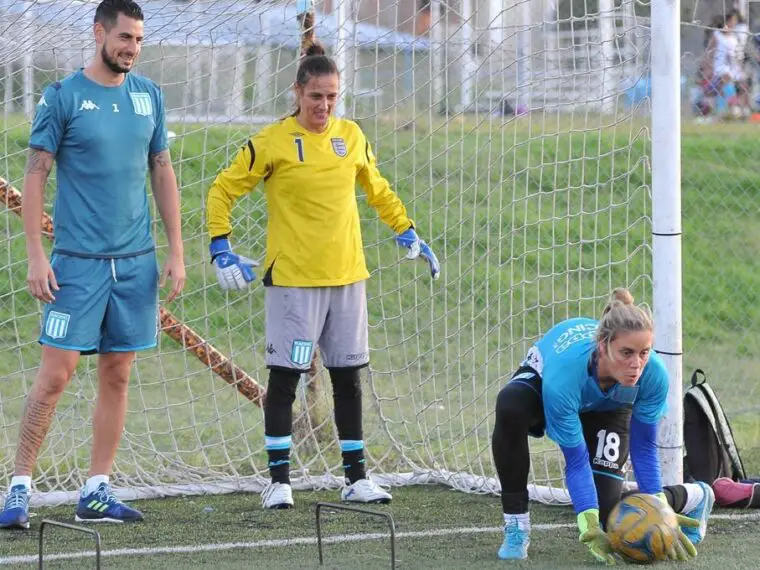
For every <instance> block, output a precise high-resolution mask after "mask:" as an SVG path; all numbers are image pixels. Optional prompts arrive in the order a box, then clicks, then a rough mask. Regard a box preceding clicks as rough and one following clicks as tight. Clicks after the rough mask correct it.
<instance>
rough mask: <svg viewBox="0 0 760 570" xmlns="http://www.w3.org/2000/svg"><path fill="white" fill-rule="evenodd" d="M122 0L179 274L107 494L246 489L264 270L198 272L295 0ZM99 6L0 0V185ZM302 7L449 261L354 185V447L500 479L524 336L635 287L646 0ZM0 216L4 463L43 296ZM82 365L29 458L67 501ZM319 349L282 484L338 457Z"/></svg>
mask: <svg viewBox="0 0 760 570" xmlns="http://www.w3.org/2000/svg"><path fill="white" fill-rule="evenodd" d="M140 4H141V6H142V8H143V10H144V12H145V17H146V19H145V31H146V36H145V42H144V47H143V51H142V55H141V57H140V60H139V65H138V66H137V68H136V71H137V72H139V73H142V74H144V75H147V76H148V77H150V78H152V79H154V80H155V81H156V82H157V83H158V84H160V85H161V87H162V88H163V90H164V94H165V100H166V107H167V114H168V117H169V128H170V130H171V133H172V142H171V154H172V158H173V163H174V166H175V170H176V173H177V177H178V181H179V184H180V188H181V201H182V231H183V238H184V242H185V255H186V263H187V270H188V280H187V286H186V289H185V292H184V293H183V295H182V296H181V298H179V299H178V300H176V301H175V302H173V303H171V304H168V305H166V306H165V307H164V309H165V311H164V313H163V314H162V319H163V321H162V323H163V325H164V326H165V327H167V329H166V331H165V332H167V333H172V334H160V335H159V347H158V348H157V349H156V350H151V351H147V352H143V353H139V355H138V358H137V362H136V366H135V369H134V374H133V378H132V384H131V387H130V401H129V412H128V418H127V426H126V430H125V432H124V435H123V439H122V442H121V447H120V449H119V453H118V456H117V459H116V464H115V468H114V475H113V482H114V486H115V487H116V488H117V489H118V490H119V492H120V493H121V494H122V496H125V497H129V496H134V497H150V496H160V495H170V494H179V493H202V492H225V491H233V490H239V489H248V490H257V489H261V488H262V487H263V485H264V484H265V483H266V482H267V480H268V473H267V462H266V454H265V451H264V446H263V443H264V433H263V425H264V424H263V415H262V410H261V408H260V406H259V402H258V400H257V399H256V395H257V394H258V390H259V389H260V387H263V386H265V385H266V378H267V371H266V368H265V366H264V354H265V346H264V341H263V339H264V314H263V297H264V294H263V288H262V286H261V284H260V282H256V283H255V284H254V286H253V287H252V289H251V290H250V291H248V292H245V293H229V294H225V293H223V292H222V291H221V290H220V288H219V287H218V286H217V283H216V278H215V275H214V271H213V267H212V266H211V265H210V264H209V257H208V253H207V251H208V236H207V234H206V231H205V213H204V204H205V197H206V193H207V191H208V188H209V186H210V184H211V182H212V181H213V179H214V177H215V176H216V174H217V173H218V172H219V171H220V169H221V168H223V167H224V166H225V165H226V164H227V163H228V162H229V161H230V160H231V158H232V157H233V156H234V154H235V153H236V152H237V150H238V149H239V148H240V147H241V146H242V145H243V144H244V143H245V141H246V140H247V138H248V137H250V136H251V135H252V134H254V133H255V132H256V131H257V130H258V129H260V128H261V127H262V126H263V125H265V124H266V123H268V122H270V121H273V120H276V119H277V118H278V117H281V116H283V115H284V114H286V113H288V112H289V111H290V110H291V109H292V105H293V100H292V90H291V87H292V83H293V80H294V77H295V70H296V65H297V61H298V60H297V53H298V48H299V23H298V19H297V14H296V5H295V2H293V1H290V2H276V1H266V0H264V1H260V2H240V1H232V0H219V1H200V0H199V1H187V2H179V1H169V0H143V1H142V2H140ZM95 6H96V3H94V2H83V1H74V0H54V1H44V2H43V1H42V0H36V1H27V2H20V1H16V0H0V22H1V23H0V31H1V32H2V33H0V69H2V70H3V73H2V74H1V76H2V80H1V81H0V94H1V95H0V96H1V97H2V101H1V102H0V110H1V111H0V176H1V177H2V178H3V180H4V182H2V183H0V184H2V192H0V193H2V194H3V196H5V197H6V198H8V197H10V198H8V199H9V200H10V199H11V198H12V196H13V195H14V194H13V189H17V190H20V189H21V185H22V180H23V170H24V164H25V157H26V148H27V143H28V136H29V128H30V121H31V117H32V116H33V113H34V108H35V105H36V103H37V101H38V99H39V97H40V94H41V92H42V90H43V89H44V87H45V85H46V84H48V83H50V82H52V81H55V80H58V79H62V78H63V77H65V76H66V75H67V74H68V73H70V72H72V71H73V70H75V69H77V68H79V67H81V66H83V65H86V63H87V62H88V61H89V59H90V57H91V56H92V54H93V49H94V44H93V38H92V35H93V34H92V30H91V24H92V17H93V14H94V9H95ZM370 7H371V8H372V9H370ZM316 10H317V11H316V36H317V38H318V39H319V40H320V41H322V42H323V43H324V44H325V45H326V47H327V48H328V51H329V53H330V54H332V55H333V56H334V57H335V58H336V60H337V62H338V65H339V67H340V69H341V76H342V99H341V104H340V105H339V107H338V109H337V112H338V113H339V114H342V115H344V116H346V117H350V118H354V119H355V120H357V121H358V122H359V123H360V125H361V127H362V128H363V129H364V131H365V133H367V136H368V138H369V140H370V141H371V143H372V145H373V147H374V151H375V153H376V155H377V156H378V162H379V167H380V169H381V171H382V172H383V173H384V175H385V176H386V177H387V178H388V179H389V180H390V182H391V184H392V187H393V188H394V189H395V191H396V192H397V193H398V194H399V195H400V197H401V199H402V200H403V201H404V202H405V204H406V206H407V208H408V210H409V212H410V215H411V217H412V218H413V219H414V220H415V222H416V224H417V226H418V228H419V231H420V233H421V234H422V236H423V237H424V239H426V240H427V241H428V242H429V243H431V244H432V246H433V248H434V249H435V251H436V252H437V254H438V256H439V258H440V260H441V263H442V268H443V272H442V277H441V279H439V280H438V281H435V282H432V281H431V280H430V278H429V275H428V272H427V270H426V266H425V265H424V264H422V263H414V262H409V261H406V260H404V259H403V252H402V251H400V250H399V248H398V247H397V246H396V245H395V243H394V240H393V237H394V236H393V234H392V232H391V231H390V230H389V229H388V228H387V227H385V226H384V225H383V224H382V223H381V222H380V221H379V220H378V218H377V215H376V214H375V212H374V211H372V209H371V208H370V207H369V206H368V205H367V204H366V200H365V197H364V194H363V193H362V192H361V190H360V189H358V190H357V198H358V201H359V205H360V212H361V215H362V232H363V238H364V244H365V248H366V249H365V251H366V257H367V262H368V266H369V269H370V272H371V275H372V276H371V279H370V280H369V282H368V296H369V316H370V349H371V366H370V367H369V369H368V370H366V371H365V372H364V373H363V381H364V397H365V402H364V410H365V412H364V417H365V420H364V422H365V425H364V429H365V440H366V445H367V451H368V465H369V467H370V469H371V470H372V471H371V472H372V475H373V476H374V477H377V478H378V479H380V480H381V481H382V482H385V483H389V484H394V485H395V484H411V483H430V482H440V483H444V484H447V485H450V486H452V487H454V488H457V489H461V490H464V491H468V492H482V493H491V492H495V491H497V490H498V483H497V480H496V479H495V468H494V465H493V461H492V457H491V443H490V442H491V432H492V428H493V409H494V405H495V399H496V395H497V394H498V392H499V389H500V388H501V387H502V386H503V385H504V383H505V382H506V381H507V380H508V378H509V377H510V375H511V373H512V371H513V370H514V369H515V368H516V366H517V365H518V364H519V363H520V361H521V360H522V358H523V356H524V355H525V353H526V352H527V350H528V348H529V347H530V346H531V344H532V343H533V342H534V341H535V340H536V339H537V338H538V336H539V335H540V334H541V333H542V332H544V331H546V330H547V329H548V328H549V327H550V326H551V325H552V324H554V323H556V322H558V321H560V320H562V319H565V318H568V317H572V316H578V315H588V316H595V315H599V313H600V311H601V309H602V308H603V306H604V303H605V301H606V299H607V297H608V295H609V292H610V291H611V290H612V289H613V288H614V287H616V286H621V285H622V286H627V287H629V288H630V289H631V291H632V292H633V294H634V296H635V297H636V299H637V300H638V301H645V302H649V301H651V296H652V279H651V262H650V260H651V244H650V239H651V238H650V233H651V223H650V220H651V212H650V209H651V203H650V188H649V176H650V173H649V158H650V139H649V130H648V120H649V117H648V114H649V88H648V79H647V78H648V62H649V48H648V46H649V27H648V19H647V16H648V7H647V6H646V5H644V4H642V3H640V2H635V1H634V0H623V1H622V2H613V1H612V0H600V1H599V2H598V4H597V3H593V7H592V3H575V2H560V3H552V2H539V1H521V0H503V1H502V0H495V1H494V0H491V1H487V0H451V1H446V2H444V1H439V0H429V1H424V0H423V1H418V0H414V1H413V0H404V1H401V0H388V1H385V0H382V1H380V2H378V3H372V2H359V1H353V0H332V1H328V0H325V1H324V2H319V3H317V4H316ZM53 185H54V177H51V184H50V186H53ZM51 196H52V190H50V191H49V192H48V202H49V201H50V197H51ZM47 212H48V213H49V214H52V211H51V210H50V209H48V210H47ZM233 217H234V232H233V240H234V244H235V246H236V250H237V251H239V252H240V253H242V254H245V255H248V256H250V257H256V258H261V257H263V254H264V244H265V235H264V231H265V221H266V210H265V203H264V200H263V197H262V195H261V193H260V192H254V193H252V194H251V195H249V196H247V197H245V198H244V199H241V200H240V201H239V202H238V203H237V205H236V206H235V209H234V211H233ZM0 220H1V222H2V227H3V229H4V231H3V234H2V236H0V239H2V242H3V243H2V245H1V246H0V251H1V252H2V253H3V255H2V256H0V283H1V285H0V338H1V339H2V344H0V481H3V480H7V479H8V478H9V477H10V476H11V474H12V472H13V456H14V451H15V444H16V440H17V436H18V430H19V421H20V417H21V414H22V410H23V404H24V398H25V395H26V394H27V393H28V391H29V388H30V386H31V385H32V382H33V380H34V378H35V375H36V373H37V368H38V362H39V351H40V349H39V345H38V344H37V335H38V333H39V325H40V315H41V308H42V307H41V305H40V304H38V303H37V302H36V301H34V300H33V299H32V297H31V295H30V294H29V293H28V291H27V290H26V256H25V248H24V236H23V232H22V225H21V221H20V218H19V217H18V215H17V212H16V211H14V209H13V207H10V206H9V207H7V208H6V209H4V210H3V211H2V213H0ZM155 229H156V235H157V237H158V243H159V257H160V259H161V260H163V259H164V257H165V253H166V248H165V241H164V237H163V231H162V227H161V224H160V223H157V224H156V227H155ZM172 319H174V320H172ZM193 334H194V335H195V336H192V335H193ZM199 355H200V358H199ZM210 363H211V364H210ZM95 364H96V359H95V357H83V358H82V359H81V362H80V365H79V367H78V369H77V371H76V376H75V378H74V380H73V381H72V383H71V384H70V386H69V387H68V389H67V390H66V392H65V395H64V396H63V398H62V399H61V401H60V403H59V405H58V409H57V415H56V417H55V420H54V423H53V425H52V428H51V431H50V433H49V435H48V437H47V440H46V443H45V445H44V447H43V450H42V452H41V455H40V458H39V462H38V467H37V469H36V471H35V473H34V486H35V488H36V490H37V491H39V493H38V494H37V495H35V500H36V501H47V502H59V501H65V500H70V499H71V498H72V497H73V495H72V493H74V492H76V490H77V489H78V487H79V486H80V484H81V483H82V481H83V480H84V479H85V478H86V474H87V468H88V457H89V450H90V444H91V420H90V418H91V416H92V411H93V405H94V401H95V388H96V367H95ZM231 364H232V365H234V369H232V368H231V367H230V365H231ZM313 369H314V371H313V374H310V375H308V376H306V375H305V376H304V379H303V380H304V381H303V382H302V386H301V388H300V389H299V396H298V399H297V403H296V408H297V409H296V413H295V415H296V419H295V431H294V450H293V455H292V458H291V465H292V472H293V477H294V483H295V486H296V487H297V488H328V487H335V486H337V485H338V483H339V482H340V481H341V478H342V468H341V458H340V448H339V445H338V438H337V433H336V431H335V428H334V424H333V421H332V397H331V389H330V384H329V379H328V376H327V374H326V372H325V371H324V369H323V368H322V367H321V365H320V364H319V362H315V363H314V365H313ZM531 445H532V467H531V482H532V483H533V484H534V485H533V486H532V491H533V496H534V498H540V499H542V500H553V501H557V502H562V501H565V500H566V499H567V496H566V493H565V491H564V490H563V488H564V484H563V480H562V464H561V456H560V454H559V453H558V451H557V449H556V447H554V446H553V445H552V444H551V443H550V442H548V441H543V440H539V441H533V442H532V443H531Z"/></svg>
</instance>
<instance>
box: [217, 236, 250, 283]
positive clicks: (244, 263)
mask: <svg viewBox="0 0 760 570" xmlns="http://www.w3.org/2000/svg"><path fill="white" fill-rule="evenodd" d="M209 251H210V252H211V263H212V264H213V265H214V269H215V270H216V279H217V281H219V285H221V286H222V289H224V290H225V291H227V290H230V289H236V290H242V289H246V288H247V287H248V286H249V285H250V284H251V281H253V280H254V279H256V274H255V273H254V272H253V268H254V267H258V265H259V264H258V262H256V261H254V260H252V259H248V258H247V257H243V256H242V255H238V254H236V253H234V252H233V251H232V247H231V246H230V240H228V239H227V238H218V239H214V240H212V241H211V244H210V245H209Z"/></svg>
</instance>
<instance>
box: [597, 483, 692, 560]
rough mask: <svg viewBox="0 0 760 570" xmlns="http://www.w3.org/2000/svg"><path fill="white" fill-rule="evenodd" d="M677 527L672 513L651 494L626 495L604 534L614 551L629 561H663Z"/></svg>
mask: <svg viewBox="0 0 760 570" xmlns="http://www.w3.org/2000/svg"><path fill="white" fill-rule="evenodd" d="M677 530H678V520H677V519H676V514H675V512H673V509H671V508H670V507H669V506H668V505H667V504H665V503H664V502H663V501H661V500H660V499H659V498H657V497H655V496H654V495H643V494H633V495H628V496H627V497H625V498H624V499H623V500H622V501H620V502H619V503H618V504H617V505H615V508H613V509H612V512H611V513H610V516H609V518H608V519H607V537H608V538H609V540H610V544H611V545H612V548H613V550H615V552H617V553H618V554H620V555H621V556H622V557H623V558H624V559H625V560H627V561H628V562H637V563H639V564H649V563H652V562H656V561H658V560H666V559H667V554H668V551H669V550H671V549H672V548H673V545H674V543H675V541H676V540H678V538H677Z"/></svg>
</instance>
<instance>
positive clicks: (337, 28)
mask: <svg viewBox="0 0 760 570" xmlns="http://www.w3.org/2000/svg"><path fill="white" fill-rule="evenodd" d="M140 5H141V7H142V8H143V12H144V14H145V43H146V45H175V46H192V45H225V44H234V45H249V46H257V45H261V44H270V45H271V44H276V45H277V46H280V47H286V48H291V49H296V48H297V47H298V45H299V25H298V21H297V19H296V8H295V6H293V5H287V4H270V3H267V4H242V3H240V2H235V0H219V1H216V2H213V3H205V2H193V3H183V2H168V1H166V0H145V1H143V2H141V3H140ZM95 7H96V4H94V3H90V2H80V1H77V0H53V1H50V2H39V1H38V2H35V3H32V2H23V1H19V0H0V14H3V18H2V22H3V24H5V25H3V26H0V30H2V33H0V36H5V33H6V32H12V31H15V32H16V33H15V34H14V35H18V34H19V33H23V30H24V29H25V28H26V29H28V28H29V26H30V25H33V26H34V27H35V28H48V29H49V30H50V32H51V34H45V35H44V36H43V35H40V36H37V37H36V38H35V41H36V42H37V45H38V46H39V42H40V41H42V42H55V44H56V45H58V46H60V45H61V38H60V35H59V34H66V36H68V37H70V38H71V39H73V38H81V41H84V42H89V41H91V36H92V32H91V30H92V20H93V16H94V13H95ZM346 27H349V28H350V31H351V33H350V34H348V37H346V41H347V43H348V45H347V47H352V48H363V47H364V48H369V47H371V48H373V49H393V50H403V51H407V50H427V49H428V46H429V43H428V41H427V40H425V39H422V38H418V37H416V36H413V35H411V34H405V33H400V32H396V31H394V30H391V29H388V28H383V27H380V26H374V25H372V24H367V23H353V22H342V23H341V22H339V21H338V17H337V15H336V14H318V15H317V27H316V34H317V36H318V38H319V39H320V41H321V42H322V43H323V44H325V46H326V47H328V48H333V47H335V45H336V43H338V41H339V35H341V28H346ZM3 28H4V29H3ZM70 41H71V40H70ZM74 41H76V40H74Z"/></svg>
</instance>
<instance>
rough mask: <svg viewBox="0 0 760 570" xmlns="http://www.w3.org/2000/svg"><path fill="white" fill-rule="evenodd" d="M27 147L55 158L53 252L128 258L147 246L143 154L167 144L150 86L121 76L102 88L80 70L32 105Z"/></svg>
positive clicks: (157, 97) (159, 100)
mask: <svg viewBox="0 0 760 570" xmlns="http://www.w3.org/2000/svg"><path fill="white" fill-rule="evenodd" d="M29 146H30V147H31V148H33V149H38V150H44V151H47V152H49V153H51V154H53V155H54V156H55V161H56V172H57V174H56V177H57V191H56V196H55V202H54V209H53V223H54V231H55V244H54V251H55V252H58V253H64V254H69V255H75V256H80V257H127V256H132V255H139V254H141V253H145V252H148V251H151V250H152V249H153V247H154V242H153V237H152V235H151V231H150V226H151V220H150V210H149V207H148V196H147V186H146V183H147V173H148V157H149V155H151V154H154V153H158V152H161V151H163V150H166V149H167V148H168V146H169V144H168V137H167V133H166V125H165V120H164V102H163V95H162V93H161V90H160V89H159V88H158V86H157V85H156V84H155V83H153V82H152V81H151V80H149V79H147V78H145V77H141V76H140V75H136V74H134V73H128V74H126V77H125V79H124V82H123V83H122V84H121V85H119V86H118V87H105V86H103V85H99V84H98V83H95V82H93V81H91V80H90V79H88V78H87V77H86V76H85V75H84V73H83V71H82V70H79V71H77V72H75V73H73V74H71V75H69V76H68V77H66V78H65V79H64V80H63V81H60V82H56V83H54V84H52V85H50V86H48V87H47V88H46V89H45V91H44V93H43V95H42V97H41V98H40V100H39V102H38V103H37V110H36V114H35V117H34V123H33V125H32V133H31V136H30V139H29Z"/></svg>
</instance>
